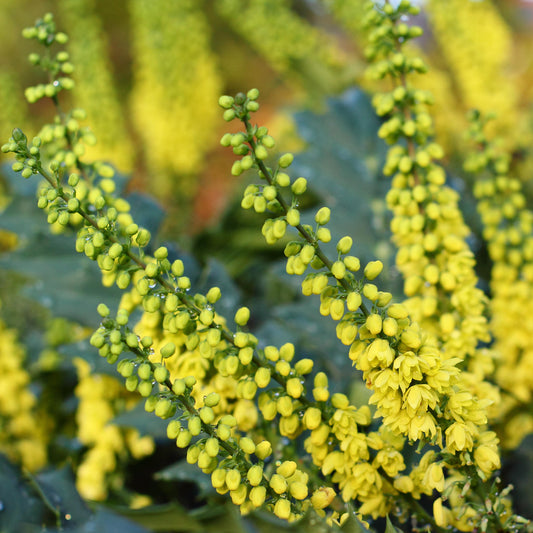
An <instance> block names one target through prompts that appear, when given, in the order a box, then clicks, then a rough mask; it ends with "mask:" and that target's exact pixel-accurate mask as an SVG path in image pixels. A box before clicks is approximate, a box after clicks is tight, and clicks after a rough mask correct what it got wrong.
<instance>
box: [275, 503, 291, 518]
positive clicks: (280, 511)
mask: <svg viewBox="0 0 533 533" xmlns="http://www.w3.org/2000/svg"><path fill="white" fill-rule="evenodd" d="M274 514H275V515H276V516H277V517H278V518H281V519H282V520H288V519H289V518H290V516H291V504H290V502H289V500H286V499H284V498H280V499H279V500H278V501H277V502H276V505H274Z"/></svg>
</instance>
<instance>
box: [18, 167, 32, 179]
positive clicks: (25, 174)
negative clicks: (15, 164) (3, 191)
mask: <svg viewBox="0 0 533 533" xmlns="http://www.w3.org/2000/svg"><path fill="white" fill-rule="evenodd" d="M20 175H21V176H22V177H23V178H25V179H28V178H31V176H32V175H33V170H32V169H31V168H29V167H26V168H25V169H23V170H22V172H21V173H20Z"/></svg>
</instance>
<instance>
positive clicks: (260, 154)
mask: <svg viewBox="0 0 533 533" xmlns="http://www.w3.org/2000/svg"><path fill="white" fill-rule="evenodd" d="M254 153H255V157H256V158H257V159H259V160H260V161H263V160H265V159H266V158H267V157H268V152H267V150H266V148H265V147H264V146H262V145H259V146H256V147H255V151H254Z"/></svg>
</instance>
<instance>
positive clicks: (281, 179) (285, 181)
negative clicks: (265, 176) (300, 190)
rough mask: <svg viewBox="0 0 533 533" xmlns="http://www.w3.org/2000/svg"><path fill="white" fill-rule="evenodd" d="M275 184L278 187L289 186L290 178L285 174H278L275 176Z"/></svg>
mask: <svg viewBox="0 0 533 533" xmlns="http://www.w3.org/2000/svg"><path fill="white" fill-rule="evenodd" d="M276 183H277V184H278V185H279V186H280V187H288V186H289V185H290V184H291V178H290V176H289V175H288V174H286V173H285V172H278V173H277V174H276Z"/></svg>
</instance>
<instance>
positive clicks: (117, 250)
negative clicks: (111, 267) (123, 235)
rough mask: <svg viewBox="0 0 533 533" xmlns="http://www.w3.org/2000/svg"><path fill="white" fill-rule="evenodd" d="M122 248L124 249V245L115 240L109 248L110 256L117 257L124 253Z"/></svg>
mask: <svg viewBox="0 0 533 533" xmlns="http://www.w3.org/2000/svg"><path fill="white" fill-rule="evenodd" d="M122 250H123V248H122V245H121V244H119V243H118V242H115V243H113V244H112V245H111V246H110V247H109V250H108V252H107V253H108V255H109V257H111V259H116V258H117V257H119V256H120V254H121V253H122Z"/></svg>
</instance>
